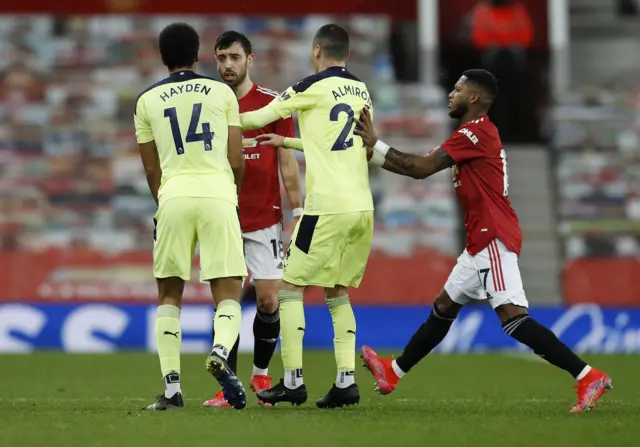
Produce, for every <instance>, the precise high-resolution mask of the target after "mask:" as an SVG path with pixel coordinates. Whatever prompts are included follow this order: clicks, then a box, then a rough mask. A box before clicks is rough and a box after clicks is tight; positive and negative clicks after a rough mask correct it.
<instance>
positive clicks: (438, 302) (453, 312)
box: [433, 290, 462, 318]
mask: <svg viewBox="0 0 640 447" xmlns="http://www.w3.org/2000/svg"><path fill="white" fill-rule="evenodd" d="M433 307H434V308H435V309H436V311H437V312H438V314H440V315H441V316H443V317H446V318H455V317H457V316H458V312H460V309H462V306H461V305H460V304H458V303H456V302H455V301H453V300H452V299H451V297H450V296H449V294H447V292H446V291H444V290H442V291H441V292H440V293H439V294H438V296H437V297H436V299H435V301H434V302H433Z"/></svg>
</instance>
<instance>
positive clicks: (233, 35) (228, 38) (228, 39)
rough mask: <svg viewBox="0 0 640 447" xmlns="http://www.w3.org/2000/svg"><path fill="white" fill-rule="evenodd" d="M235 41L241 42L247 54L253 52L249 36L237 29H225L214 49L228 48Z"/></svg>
mask: <svg viewBox="0 0 640 447" xmlns="http://www.w3.org/2000/svg"><path fill="white" fill-rule="evenodd" d="M234 43H239V44H240V46H241V47H242V49H243V50H244V52H245V54H246V55H247V56H248V55H250V54H251V53H253V49H252V48H251V41H250V40H249V38H248V37H247V36H245V35H244V34H242V33H239V32H237V31H225V32H224V33H222V34H220V35H219V36H218V38H217V39H216V46H215V47H214V50H226V49H227V48H229V47H230V46H231V45H233V44H234Z"/></svg>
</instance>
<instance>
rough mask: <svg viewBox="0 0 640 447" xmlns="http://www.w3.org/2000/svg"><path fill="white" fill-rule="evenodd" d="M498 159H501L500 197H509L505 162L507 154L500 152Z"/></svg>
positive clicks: (507, 165) (507, 171)
mask: <svg viewBox="0 0 640 447" xmlns="http://www.w3.org/2000/svg"><path fill="white" fill-rule="evenodd" d="M500 158H501V159H502V188H503V189H502V195H503V196H505V197H506V196H508V195H509V162H507V153H506V151H505V150H504V149H502V150H501V151H500Z"/></svg>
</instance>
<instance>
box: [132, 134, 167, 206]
mask: <svg viewBox="0 0 640 447" xmlns="http://www.w3.org/2000/svg"><path fill="white" fill-rule="evenodd" d="M138 148H139V149H140V158H142V166H143V167H144V173H145V174H146V176H147V183H148V184H149V189H150V190H151V195H152V196H153V200H155V201H156V204H157V203H158V191H159V190H160V182H161V180H162V169H161V168H160V157H159V156H158V148H157V147H156V142H155V140H154V141H149V142H147V143H140V144H138Z"/></svg>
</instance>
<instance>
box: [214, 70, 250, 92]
mask: <svg viewBox="0 0 640 447" xmlns="http://www.w3.org/2000/svg"><path fill="white" fill-rule="evenodd" d="M224 73H225V72H222V73H220V77H221V78H222V79H223V81H224V82H226V83H227V84H229V85H230V86H231V87H233V88H236V87H237V86H239V85H240V84H242V83H243V82H244V80H245V78H246V77H247V70H244V72H242V73H236V72H235V71H234V72H232V73H233V74H235V77H233V78H231V79H229V80H227V78H225V76H224Z"/></svg>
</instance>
